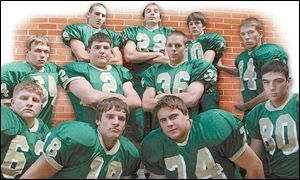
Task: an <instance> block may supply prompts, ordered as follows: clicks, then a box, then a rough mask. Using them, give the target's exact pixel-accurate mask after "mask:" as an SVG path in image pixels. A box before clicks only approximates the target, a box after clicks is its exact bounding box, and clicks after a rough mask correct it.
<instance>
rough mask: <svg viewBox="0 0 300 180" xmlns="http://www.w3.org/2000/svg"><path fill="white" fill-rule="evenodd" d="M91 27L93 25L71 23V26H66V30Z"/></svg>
mask: <svg viewBox="0 0 300 180" xmlns="http://www.w3.org/2000/svg"><path fill="white" fill-rule="evenodd" d="M89 28H91V26H89V25H87V24H71V25H69V26H66V27H65V30H71V29H72V30H74V29H77V30H82V29H89Z"/></svg>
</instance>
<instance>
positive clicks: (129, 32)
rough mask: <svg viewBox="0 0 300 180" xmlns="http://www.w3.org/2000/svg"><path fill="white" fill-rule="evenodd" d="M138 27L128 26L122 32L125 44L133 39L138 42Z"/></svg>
mask: <svg viewBox="0 0 300 180" xmlns="http://www.w3.org/2000/svg"><path fill="white" fill-rule="evenodd" d="M137 28H138V27H135V26H133V27H128V28H127V29H125V30H124V31H123V32H122V40H123V44H124V45H125V44H126V43H127V41H129V40H131V41H133V42H134V43H136V42H137V41H136V36H137Z"/></svg>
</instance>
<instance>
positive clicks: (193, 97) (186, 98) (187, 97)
mask: <svg viewBox="0 0 300 180" xmlns="http://www.w3.org/2000/svg"><path fill="white" fill-rule="evenodd" d="M172 95H175V96H177V97H179V98H180V99H182V100H183V102H184V103H185V105H186V106H187V107H188V108H193V107H195V106H196V105H197V104H198V103H199V99H200V97H201V96H202V93H201V95H200V97H199V94H191V93H186V92H183V93H176V94H172Z"/></svg>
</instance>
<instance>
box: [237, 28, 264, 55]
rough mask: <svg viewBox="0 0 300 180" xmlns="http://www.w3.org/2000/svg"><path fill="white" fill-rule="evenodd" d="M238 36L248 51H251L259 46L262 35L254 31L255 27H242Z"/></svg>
mask: <svg viewBox="0 0 300 180" xmlns="http://www.w3.org/2000/svg"><path fill="white" fill-rule="evenodd" d="M240 36H241V38H242V40H243V43H244V47H245V48H246V49H247V50H248V51H253V50H254V49H255V48H257V47H258V46H259V45H260V44H261V38H262V34H261V32H259V31H257V30H256V28H255V26H242V27H241V29H240Z"/></svg>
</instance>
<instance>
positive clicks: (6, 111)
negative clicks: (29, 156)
mask: <svg viewBox="0 0 300 180" xmlns="http://www.w3.org/2000/svg"><path fill="white" fill-rule="evenodd" d="M18 118H19V117H18V116H17V115H16V114H15V113H14V112H13V111H12V110H11V109H10V108H8V107H6V106H4V105H1V147H4V146H5V145H6V144H8V143H9V142H10V141H11V140H12V139H13V138H14V137H15V136H16V135H17V134H18V131H19V130H20V127H21V126H20V125H19V123H18Z"/></svg>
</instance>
